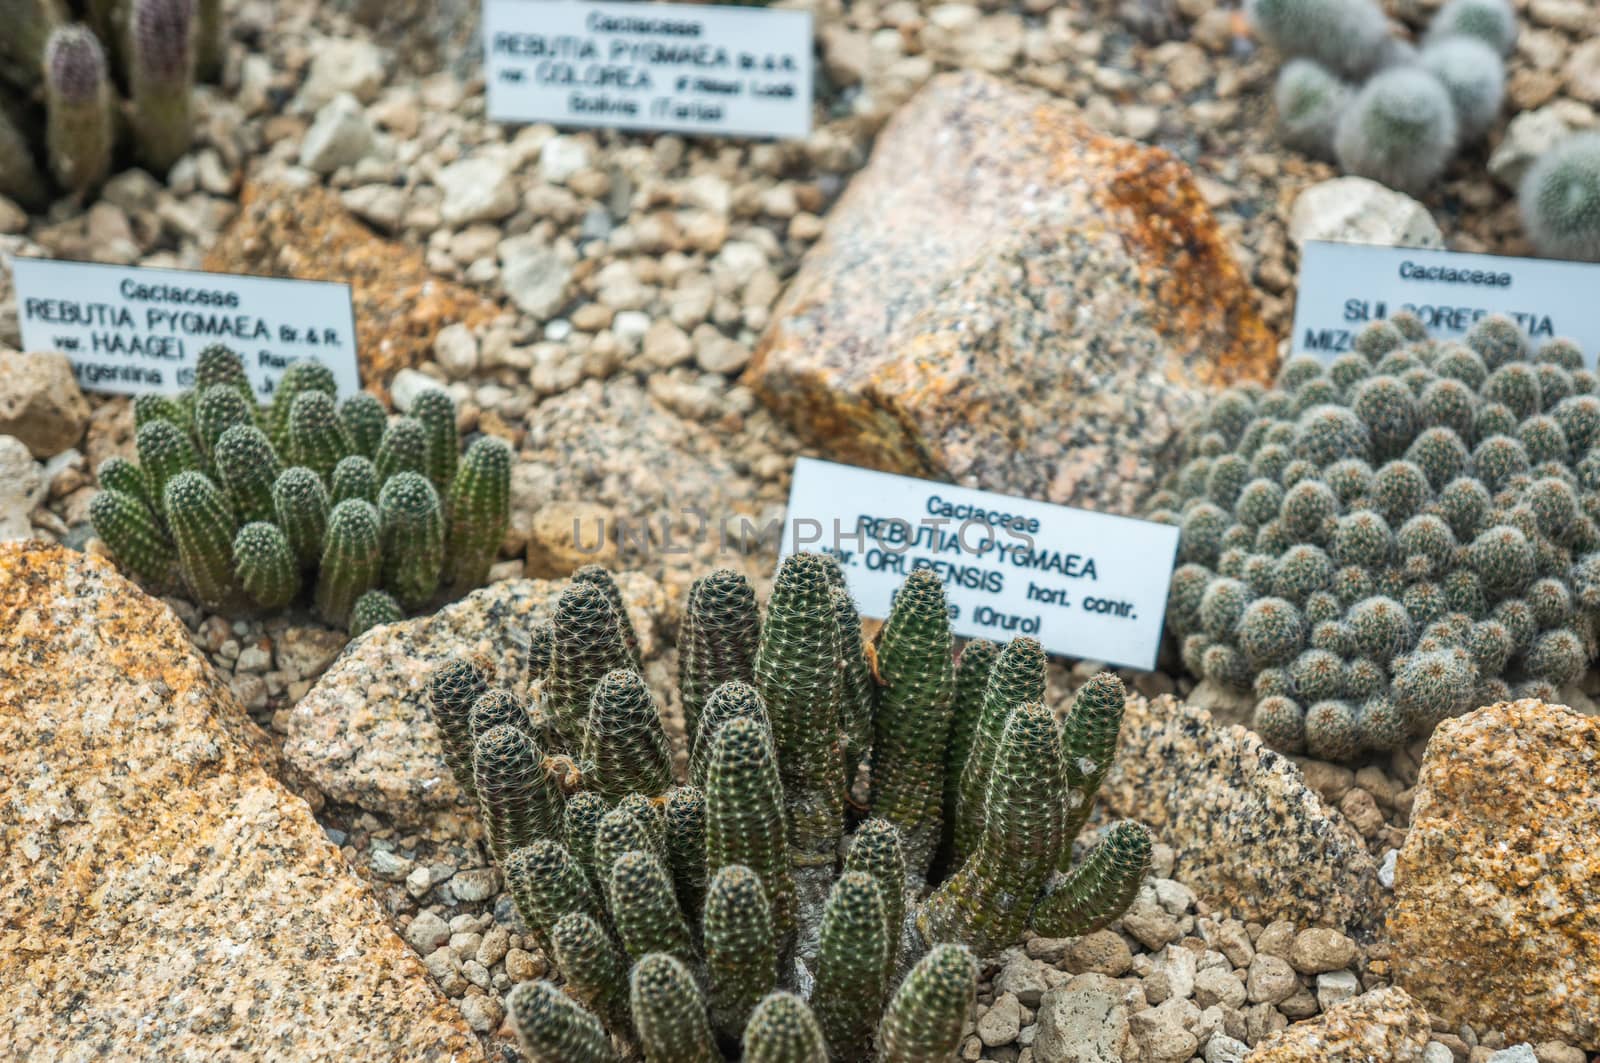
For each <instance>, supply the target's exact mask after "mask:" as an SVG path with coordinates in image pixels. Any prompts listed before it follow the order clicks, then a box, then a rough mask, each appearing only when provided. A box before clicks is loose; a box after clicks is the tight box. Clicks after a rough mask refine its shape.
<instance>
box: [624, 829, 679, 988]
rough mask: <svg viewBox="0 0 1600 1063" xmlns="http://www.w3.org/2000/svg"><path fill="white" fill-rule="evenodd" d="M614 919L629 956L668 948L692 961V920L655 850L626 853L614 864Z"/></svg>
mask: <svg viewBox="0 0 1600 1063" xmlns="http://www.w3.org/2000/svg"><path fill="white" fill-rule="evenodd" d="M608 893H609V896H610V897H611V922H612V925H614V926H615V927H616V928H617V936H618V937H619V938H621V940H622V947H623V948H625V949H627V950H628V954H629V955H630V956H639V957H643V956H645V955H647V954H649V953H652V952H665V953H669V954H671V955H673V956H676V957H678V959H680V960H684V961H685V962H693V959H694V948H693V946H692V945H691V944H690V940H689V923H688V921H687V920H686V919H684V917H683V911H682V910H681V909H680V908H679V907H678V899H677V897H675V896H674V895H673V892H672V879H671V878H670V877H669V876H668V874H667V869H666V868H665V867H663V866H662V865H661V861H660V860H659V859H658V858H657V857H656V855H655V854H654V853H650V852H645V851H641V850H634V851H632V852H627V853H623V854H622V855H621V856H619V857H618V858H617V859H616V861H615V862H614V863H612V865H611V888H610V890H609V891H608Z"/></svg>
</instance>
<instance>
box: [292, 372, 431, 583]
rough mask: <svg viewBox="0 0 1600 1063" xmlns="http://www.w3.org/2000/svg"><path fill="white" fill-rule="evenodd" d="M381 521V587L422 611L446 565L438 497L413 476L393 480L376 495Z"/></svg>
mask: <svg viewBox="0 0 1600 1063" xmlns="http://www.w3.org/2000/svg"><path fill="white" fill-rule="evenodd" d="M301 401H304V398H302V400H301ZM341 504H342V503H341ZM363 504H366V503H363ZM334 509H335V511H337V510H338V505H335V506H334ZM378 519H379V521H380V523H381V524H382V528H383V584H384V586H385V587H386V588H387V589H388V590H389V592H390V593H391V594H393V595H394V597H395V600H396V601H398V602H399V603H400V604H401V605H402V606H404V607H406V608H408V609H419V608H421V607H422V606H423V605H425V604H427V602H428V599H430V598H432V597H433V594H434V591H435V590H437V589H438V586H439V571H440V569H442V568H443V567H444V514H443V513H442V512H441V511H440V507H439V495H438V493H437V492H435V491H434V489H433V485H432V484H431V483H429V482H428V481H427V479H426V478H424V477H422V476H419V475H417V474H416V473H414V472H403V473H400V474H399V475H398V476H392V477H390V478H389V480H388V481H387V482H385V483H384V485H383V488H382V490H380V491H379V492H378Z"/></svg>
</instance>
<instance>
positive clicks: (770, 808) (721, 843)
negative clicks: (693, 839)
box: [706, 718, 795, 956]
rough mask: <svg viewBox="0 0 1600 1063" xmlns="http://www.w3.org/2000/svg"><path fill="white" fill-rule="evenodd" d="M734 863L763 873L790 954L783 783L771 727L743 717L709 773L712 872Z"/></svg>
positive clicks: (731, 725)
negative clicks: (774, 751) (779, 777)
mask: <svg viewBox="0 0 1600 1063" xmlns="http://www.w3.org/2000/svg"><path fill="white" fill-rule="evenodd" d="M729 864H743V865H744V866H746V867H748V868H749V869H750V870H752V871H754V872H755V873H756V875H757V876H759V877H760V879H761V886H762V889H763V890H764V891H765V892H766V896H767V903H768V904H769V905H771V907H772V927H773V932H774V933H775V934H776V936H777V941H778V947H779V955H780V956H784V955H787V954H788V952H789V949H790V948H791V947H792V941H793V937H794V932H795V911H794V881H793V879H792V878H791V877H790V874H789V846H788V841H787V833H786V831H785V830H784V816H783V786H782V783H781V782H780V781H779V779H778V767H777V764H776V763H775V757H774V754H773V751H772V740H771V738H770V737H769V736H768V734H767V730H766V728H765V727H763V726H762V725H761V724H759V723H757V722H756V721H755V720H750V719H742V718H741V719H733V720H729V721H728V722H727V723H725V724H723V726H722V729H721V730H719V731H718V732H717V736H716V739H715V740H714V742H713V743H712V747H711V765H710V770H709V771H708V772H707V773H706V870H707V872H708V873H710V874H711V875H712V876H715V875H716V873H717V871H719V870H720V869H722V868H724V867H727V866H728V865H729Z"/></svg>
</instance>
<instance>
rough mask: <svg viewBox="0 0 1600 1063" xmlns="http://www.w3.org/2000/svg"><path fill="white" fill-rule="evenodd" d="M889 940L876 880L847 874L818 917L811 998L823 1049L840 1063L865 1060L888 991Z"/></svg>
mask: <svg viewBox="0 0 1600 1063" xmlns="http://www.w3.org/2000/svg"><path fill="white" fill-rule="evenodd" d="M889 948H890V946H889V941H888V938H887V936H886V934H885V919H884V912H883V900H882V897H881V894H880V893H879V890H878V884H877V881H876V880H875V879H874V878H873V877H872V876H871V875H868V874H865V873H864V872H860V871H847V872H845V873H844V874H843V875H842V876H840V878H839V880H838V881H837V882H835V883H834V884H833V889H832V890H831V891H830V892H829V894H828V902H827V906H826V907H825V908H824V909H823V914H822V945H821V952H820V955H819V956H818V960H817V984H816V989H815V990H813V992H812V994H811V1006H812V1007H813V1008H815V1009H816V1013H817V1019H818V1021H819V1022H820V1023H821V1025H822V1032H823V1036H824V1037H825V1038H826V1040H827V1043H828V1047H829V1048H830V1049H831V1050H832V1052H833V1053H834V1055H835V1056H836V1057H837V1058H840V1059H865V1058H867V1056H868V1054H869V1051H870V1046H871V1042H872V1035H873V1030H874V1027H875V1026H876V1025H877V1021H878V1018H879V1017H880V1016H881V1014H882V1012H883V1000H884V995H885V994H886V993H887V991H888V985H887V982H886V980H885V971H886V969H887V964H888V956H889Z"/></svg>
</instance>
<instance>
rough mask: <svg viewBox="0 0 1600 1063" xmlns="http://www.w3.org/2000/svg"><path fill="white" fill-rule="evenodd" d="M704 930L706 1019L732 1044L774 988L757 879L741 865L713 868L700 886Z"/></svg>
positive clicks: (771, 948) (767, 910)
mask: <svg viewBox="0 0 1600 1063" xmlns="http://www.w3.org/2000/svg"><path fill="white" fill-rule="evenodd" d="M704 927H705V930H704V936H705V949H706V968H707V970H708V972H709V974H710V980H711V1019H712V1022H713V1023H715V1025H716V1028H717V1030H718V1032H719V1033H721V1034H722V1036H724V1037H726V1038H728V1039H730V1040H732V1039H734V1038H737V1037H738V1036H739V1031H740V1030H743V1029H744V1028H745V1023H746V1022H747V1021H748V1019H749V1017H750V1012H751V1010H752V1009H754V1008H755V1006H756V1002H757V1001H759V1000H760V999H761V998H762V997H763V996H765V995H766V994H767V993H769V992H771V991H772V988H773V986H775V985H776V984H777V974H778V939H777V936H776V935H775V934H774V932H773V929H772V909H771V906H769V905H768V904H767V894H766V890H764V889H762V887H761V878H760V876H758V875H757V874H756V873H755V872H754V871H752V870H750V869H749V868H748V867H746V866H744V865H743V864H727V865H725V866H723V867H721V868H719V869H718V870H717V873H716V874H715V875H713V876H712V877H711V884H710V885H709V886H708V887H706V906H705V920H704Z"/></svg>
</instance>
